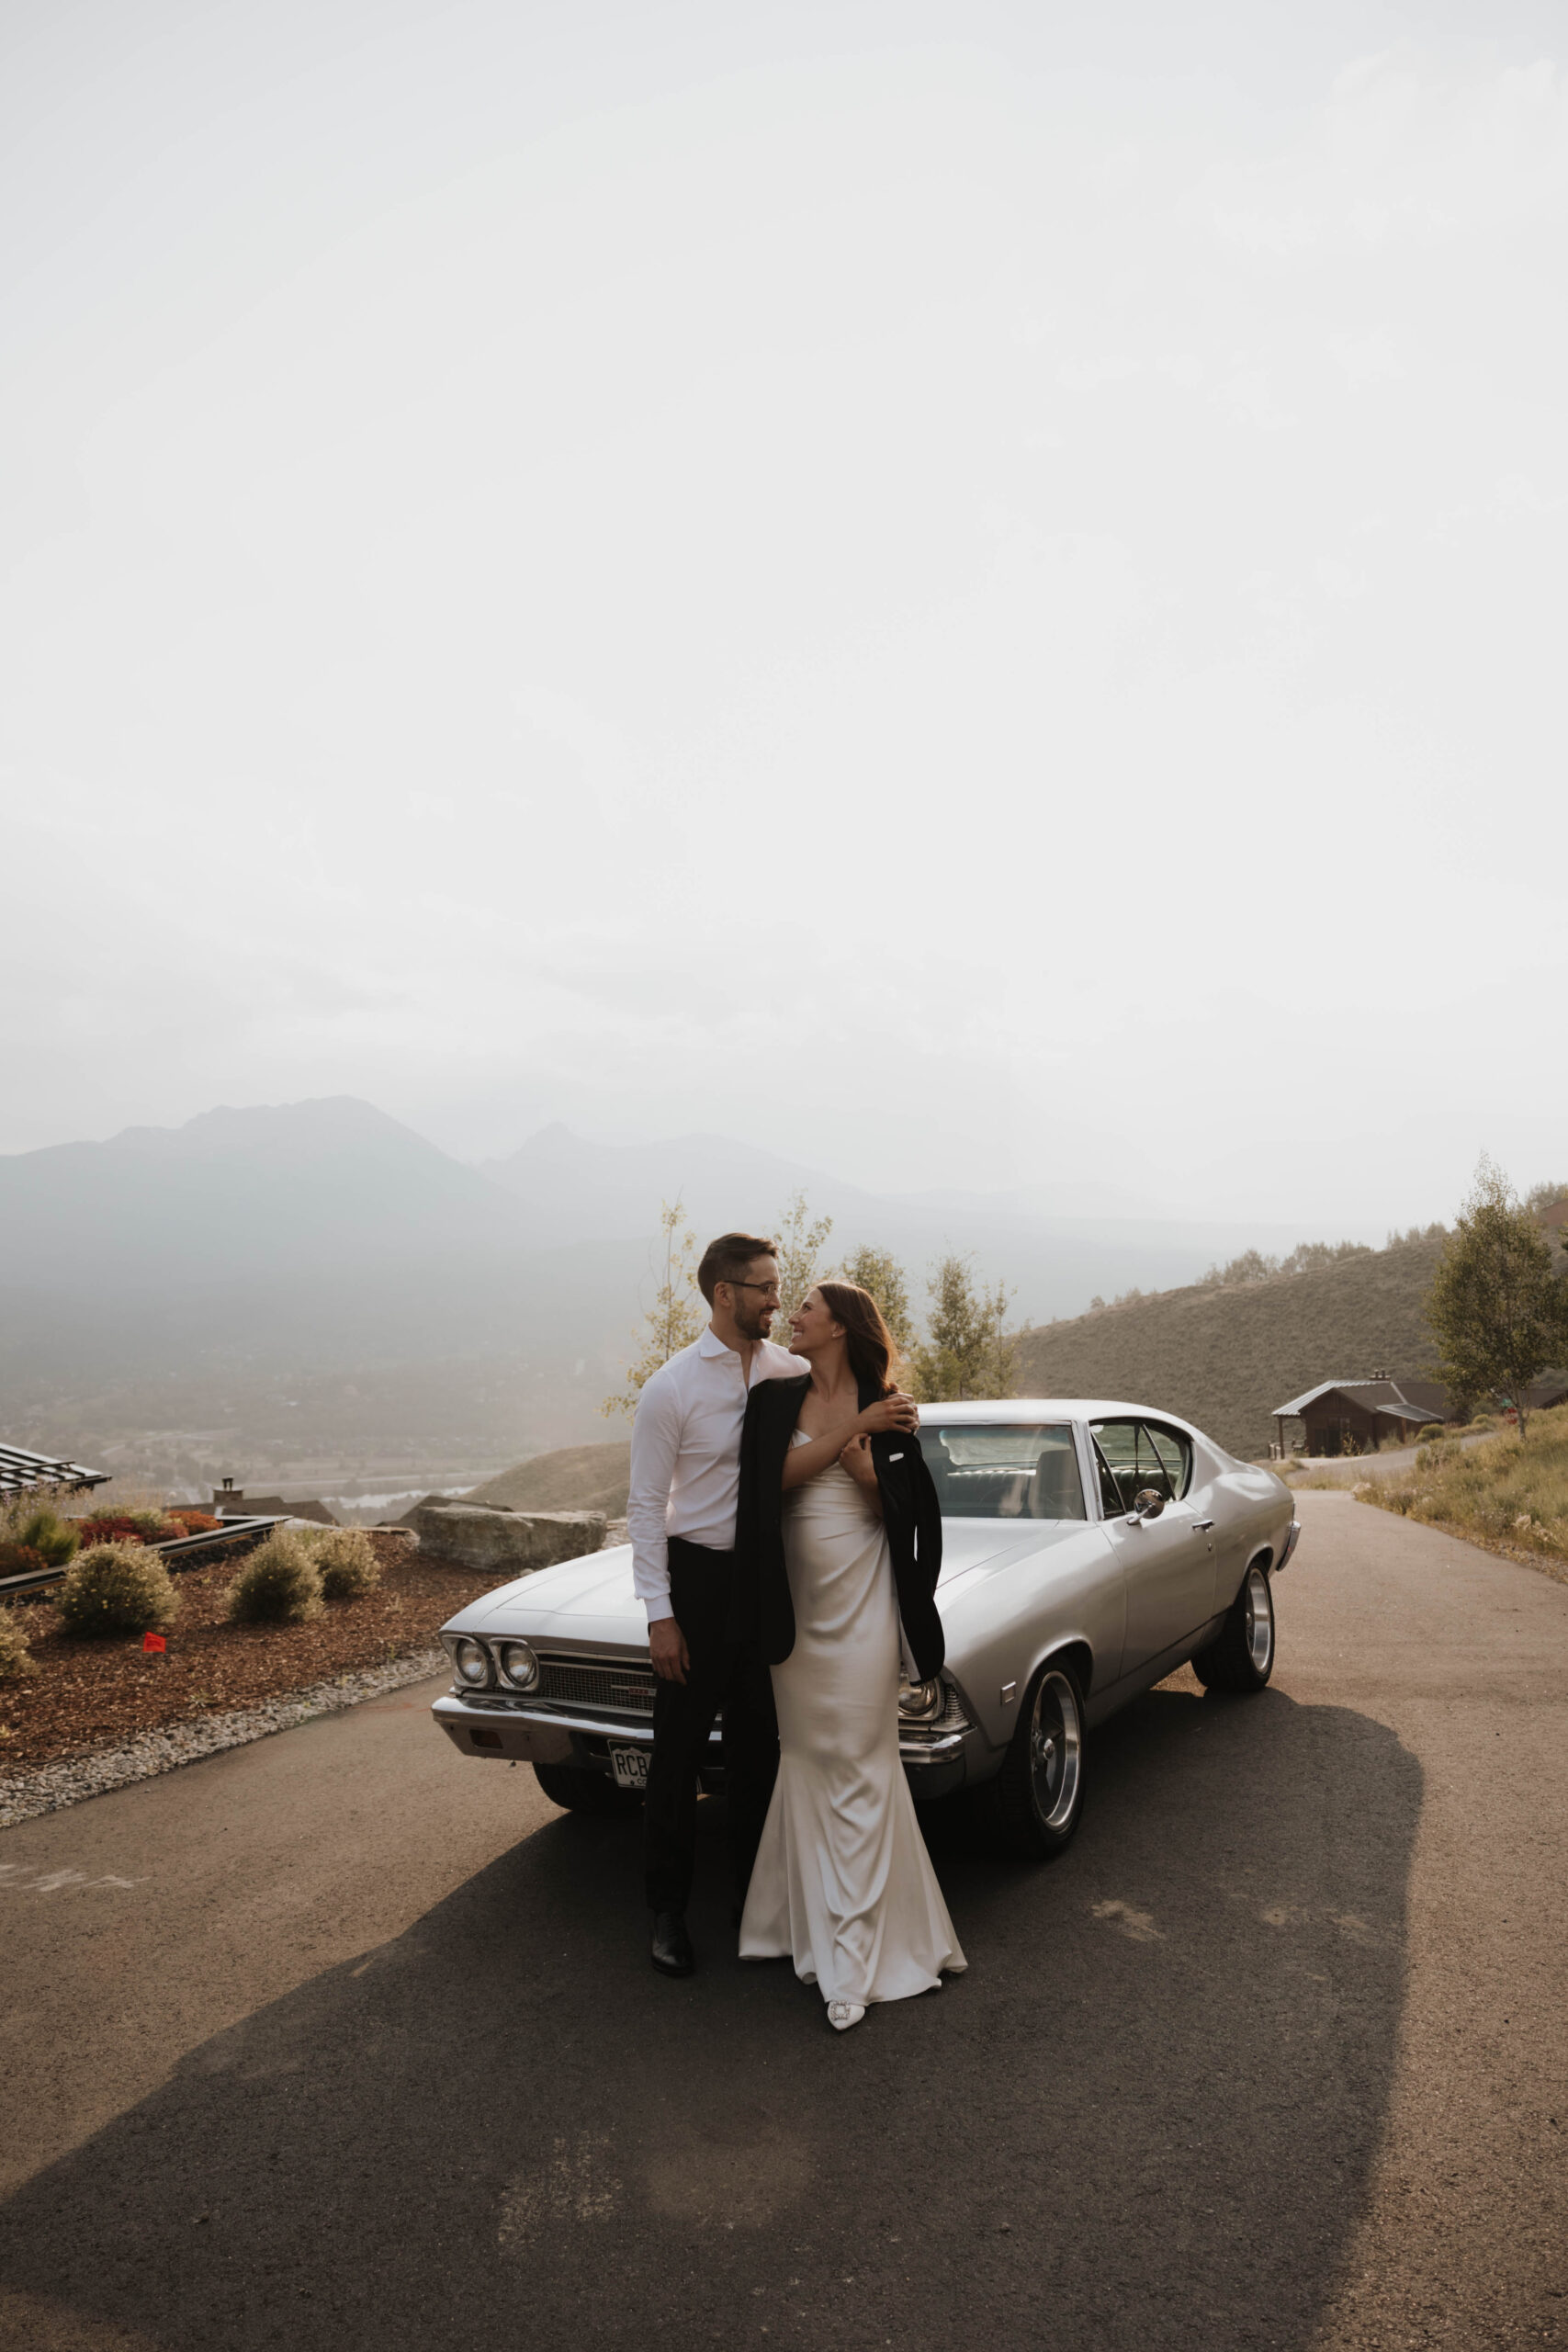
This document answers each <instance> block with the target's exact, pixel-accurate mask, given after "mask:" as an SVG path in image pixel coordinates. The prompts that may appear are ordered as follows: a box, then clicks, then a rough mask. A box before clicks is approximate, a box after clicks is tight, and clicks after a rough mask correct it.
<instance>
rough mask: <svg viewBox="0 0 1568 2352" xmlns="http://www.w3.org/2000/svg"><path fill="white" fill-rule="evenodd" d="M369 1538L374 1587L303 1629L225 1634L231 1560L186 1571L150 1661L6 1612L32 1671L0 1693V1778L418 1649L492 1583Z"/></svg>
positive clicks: (28, 1611)
mask: <svg viewBox="0 0 1568 2352" xmlns="http://www.w3.org/2000/svg"><path fill="white" fill-rule="evenodd" d="M370 1540H371V1542H372V1544H374V1545H375V1547H376V1554H377V1557H378V1560H379V1561H380V1564H381V1582H380V1585H379V1586H378V1589H377V1590H376V1591H374V1592H369V1593H366V1594H365V1595H364V1596H363V1598H362V1599H360V1600H329V1601H328V1603H327V1605H326V1609H325V1611H324V1613H323V1614H322V1615H321V1616H320V1617H318V1618H316V1619H315V1620H314V1621H313V1622H312V1623H310V1624H308V1625H231V1624H230V1623H229V1622H228V1620H227V1619H226V1618H225V1616H224V1614H223V1595H224V1592H225V1590H226V1589H227V1587H228V1586H229V1584H230V1583H231V1581H232V1578H233V1576H234V1571H235V1567H236V1566H237V1562H236V1561H235V1559H234V1557H233V1556H232V1555H230V1556H229V1557H228V1558H227V1559H221V1558H220V1559H219V1560H217V1561H215V1562H214V1563H213V1564H212V1565H211V1566H208V1567H197V1568H187V1569H186V1570H185V1571H184V1572H183V1573H181V1574H179V1575H176V1576H175V1591H176V1592H177V1593H178V1594H179V1597H180V1613H179V1615H178V1616H177V1617H176V1618H175V1622H174V1623H173V1624H172V1625H169V1626H166V1627H165V1628H164V1634H165V1638H166V1639H167V1642H168V1645H169V1646H168V1648H167V1650H166V1651H165V1652H164V1655H163V1656H162V1657H147V1656H144V1655H143V1652H142V1648H141V1634H127V1635H125V1636H123V1637H117V1638H116V1639H113V1640H108V1641H80V1640H73V1639H71V1638H69V1637H68V1636H67V1635H66V1634H62V1632H61V1631H60V1612H59V1611H58V1610H56V1609H53V1608H51V1606H50V1604H49V1602H48V1601H47V1600H36V1601H29V1602H26V1603H24V1604H22V1605H21V1606H19V1607H18V1608H17V1618H18V1620H19V1621H20V1623H21V1625H22V1628H23V1630H24V1632H25V1633H26V1634H27V1637H28V1647H29V1648H30V1649H31V1651H32V1654H33V1658H34V1661H35V1663H36V1664H37V1666H38V1668H39V1672H38V1673H37V1674H35V1675H29V1676H28V1677H27V1678H26V1679H23V1680H21V1681H19V1682H7V1683H4V1684H0V1773H3V1772H4V1771H5V1770H7V1769H8V1768H14V1767H17V1766H22V1765H33V1764H50V1763H53V1762H55V1761H56V1760H57V1759H58V1758H62V1757H68V1756H85V1755H88V1754H90V1753H91V1752H92V1751H93V1750H94V1749H95V1748H99V1747H114V1746H116V1745H118V1742H120V1741H121V1740H125V1739H130V1738H131V1737H132V1736H134V1735H135V1734H136V1733H138V1732H143V1731H156V1730H161V1729H163V1728H164V1726H165V1725H166V1724H177V1723H186V1722H189V1721H191V1720H192V1719H193V1718H197V1717H199V1716H202V1715H205V1714H209V1713H219V1712H221V1711H222V1710H223V1709H225V1708H231V1707H247V1706H254V1705H256V1704H258V1703H259V1702H262V1701H264V1700H267V1699H273V1698H276V1697H277V1695H278V1694H279V1692H281V1691H299V1690H302V1689H304V1688H305V1687H306V1686H307V1685H309V1684H310V1683H314V1682H326V1681H330V1680H331V1679H332V1678H333V1675H335V1674H343V1673H346V1672H347V1671H348V1670H349V1669H350V1668H355V1667H363V1666H379V1665H381V1664H382V1663H383V1662H384V1661H385V1660H386V1659H388V1658H391V1657H400V1656H401V1655H402V1653H403V1652H404V1651H406V1650H415V1649H420V1648H424V1647H428V1646H429V1645H431V1644H432V1643H433V1642H434V1639H435V1636H436V1634H437V1633H438V1632H439V1631H440V1629H441V1627H442V1626H443V1625H444V1624H445V1623H446V1620H447V1618H448V1617H450V1616H452V1615H453V1614H454V1613H455V1612H456V1611H457V1610H459V1609H461V1608H462V1607H463V1606H464V1605H465V1603H466V1602H468V1601H469V1600H478V1598H479V1594H480V1593H481V1592H489V1591H491V1589H493V1587H494V1585H495V1582H496V1578H495V1574H494V1571H493V1570H491V1571H490V1572H488V1573H477V1572H475V1571H473V1570H469V1569H464V1568H454V1567H444V1566H439V1565H438V1564H436V1563H435V1562H434V1561H431V1560H428V1559H424V1560H422V1559H421V1557H420V1555H419V1553H418V1551H417V1550H416V1549H415V1548H414V1546H413V1545H412V1544H409V1543H407V1542H405V1541H404V1540H403V1538H402V1537H400V1536H399V1535H395V1534H373V1535H372V1536H371V1539H370Z"/></svg>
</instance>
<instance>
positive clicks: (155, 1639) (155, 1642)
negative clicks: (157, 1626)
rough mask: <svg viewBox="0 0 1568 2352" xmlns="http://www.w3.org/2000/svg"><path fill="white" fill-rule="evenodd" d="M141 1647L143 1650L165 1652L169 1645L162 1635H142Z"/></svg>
mask: <svg viewBox="0 0 1568 2352" xmlns="http://www.w3.org/2000/svg"><path fill="white" fill-rule="evenodd" d="M141 1646H142V1648H143V1649H144V1650H166V1649H167V1648H168V1646H169V1645H168V1643H167V1642H166V1641H165V1640H164V1636H163V1634H142V1636H141Z"/></svg>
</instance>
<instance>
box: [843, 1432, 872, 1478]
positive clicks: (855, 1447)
mask: <svg viewBox="0 0 1568 2352" xmlns="http://www.w3.org/2000/svg"><path fill="white" fill-rule="evenodd" d="M839 1463H840V1468H842V1469H845V1470H847V1471H848V1472H849V1474H850V1476H851V1477H852V1479H853V1480H854V1482H855V1484H856V1486H857V1487H874V1486H875V1484H876V1464H875V1463H874V1461H873V1460H872V1458H871V1440H870V1438H868V1437H866V1436H864V1435H862V1436H860V1437H852V1438H851V1440H850V1442H849V1443H848V1445H846V1446H845V1448H844V1450H843V1452H842V1453H840V1456H839Z"/></svg>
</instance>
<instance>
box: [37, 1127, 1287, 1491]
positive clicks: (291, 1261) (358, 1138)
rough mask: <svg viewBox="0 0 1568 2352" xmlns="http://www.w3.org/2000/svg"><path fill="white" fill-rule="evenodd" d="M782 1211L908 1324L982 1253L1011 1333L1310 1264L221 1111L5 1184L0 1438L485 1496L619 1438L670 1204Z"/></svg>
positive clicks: (771, 1215)
mask: <svg viewBox="0 0 1568 2352" xmlns="http://www.w3.org/2000/svg"><path fill="white" fill-rule="evenodd" d="M796 1190H803V1191H804V1192H805V1193H807V1197H808V1199H809V1202H810V1204H811V1207H812V1210H813V1211H814V1212H815V1213H818V1214H826V1215H829V1216H832V1218H833V1220H834V1229H833V1234H832V1238H831V1241H830V1243H829V1256H831V1255H833V1254H835V1253H837V1252H838V1251H839V1250H843V1249H848V1248H851V1247H852V1246H854V1245H855V1244H856V1243H858V1242H861V1241H871V1242H874V1243H876V1244H877V1245H879V1246H880V1247H883V1248H885V1249H890V1250H893V1251H894V1252H895V1253H896V1254H897V1256H898V1257H899V1258H900V1259H901V1260H902V1261H903V1262H904V1263H905V1265H906V1266H907V1267H908V1271H909V1273H910V1275H911V1278H912V1281H913V1283H914V1286H915V1289H916V1294H917V1301H918V1303H923V1301H920V1300H919V1289H920V1283H921V1280H922V1277H923V1273H924V1270H925V1269H926V1267H927V1266H928V1265H929V1263H930V1262H931V1261H932V1260H933V1259H934V1258H936V1257H937V1256H938V1255H940V1254H941V1253H942V1252H943V1251H946V1250H960V1251H964V1252H973V1255H974V1258H975V1262H976V1270H977V1272H979V1273H980V1274H982V1275H983V1276H986V1277H988V1278H990V1279H1001V1280H1004V1281H1006V1282H1007V1283H1010V1285H1012V1286H1013V1287H1014V1290H1015V1292H1016V1298H1015V1308H1014V1311H1015V1316H1016V1318H1017V1319H1018V1320H1019V1321H1021V1322H1036V1323H1038V1322H1041V1321H1043V1320H1045V1319H1046V1318H1048V1317H1051V1316H1053V1315H1056V1316H1063V1315H1072V1314H1074V1313H1076V1312H1077V1311H1078V1310H1080V1309H1082V1308H1083V1307H1084V1306H1086V1305H1087V1304H1088V1302H1089V1298H1090V1297H1091V1296H1092V1295H1095V1294H1097V1293H1099V1294H1101V1295H1105V1296H1108V1297H1109V1296H1112V1295H1116V1294H1118V1293H1121V1292H1123V1291H1126V1290H1128V1289H1131V1288H1134V1287H1136V1288H1138V1289H1142V1290H1160V1291H1167V1290H1169V1289H1171V1288H1172V1287H1173V1286H1175V1285H1179V1284H1182V1283H1190V1282H1192V1281H1194V1280H1195V1279H1196V1278H1197V1277H1198V1276H1199V1275H1200V1274H1201V1272H1202V1271H1203V1269H1204V1268H1205V1267H1206V1266H1207V1265H1208V1264H1209V1263H1210V1262H1211V1261H1214V1260H1216V1259H1224V1258H1226V1257H1228V1256H1230V1255H1233V1254H1234V1253H1235V1252H1236V1251H1238V1250H1243V1249H1247V1248H1248V1247H1258V1248H1261V1249H1264V1250H1279V1249H1280V1248H1288V1247H1290V1246H1291V1244H1292V1243H1293V1242H1294V1241H1295V1240H1297V1239H1300V1238H1302V1237H1301V1236H1299V1235H1297V1234H1295V1233H1294V1232H1293V1231H1290V1230H1288V1229H1286V1228H1281V1227H1277V1226H1265V1225H1261V1224H1258V1225H1245V1224H1227V1225H1215V1226H1213V1227H1208V1226H1201V1225H1195V1224H1180V1223H1176V1222H1161V1221H1158V1220H1151V1219H1137V1218H1125V1219H1115V1218H1109V1217H1108V1218H1101V1219H1091V1218H1083V1217H1077V1218H1074V1217H1064V1216H1053V1215H1050V1214H1047V1213H1046V1212H1044V1211H1043V1210H1042V1209H1041V1208H1039V1207H1038V1206H1037V1205H1035V1204H1034V1203H1033V1202H1032V1200H1031V1199H1030V1197H1029V1196H1028V1195H1027V1194H1018V1193H1015V1194H1010V1195H1008V1194H987V1193H973V1194H963V1193H945V1194H942V1195H919V1194H889V1195H878V1194H874V1193H867V1192H864V1191H862V1190H859V1189H857V1188H856V1187H854V1186H852V1185H848V1184H844V1183H842V1182H839V1181H838V1180H836V1179H835V1178H833V1177H832V1176H831V1175H830V1174H829V1173H827V1172H824V1171H822V1170H816V1169H813V1168H810V1167H808V1166H805V1165H802V1164H800V1163H797V1162H795V1161H794V1160H791V1159H787V1158H785V1157H784V1156H782V1155H776V1154H772V1153H768V1152H765V1151H761V1150H758V1149H756V1148H752V1147H750V1146H745V1145H741V1144H738V1143H736V1142H733V1141H731V1140H729V1139H727V1138H725V1137H722V1136H682V1137H676V1138H672V1139H670V1140H668V1141H665V1142H661V1143H652V1144H645V1145H631V1146H612V1145H603V1144H597V1143H593V1142H591V1141H588V1140H586V1139H584V1138H582V1137H581V1136H574V1135H572V1134H571V1133H570V1131H568V1130H567V1129H565V1128H562V1127H551V1128H547V1129H546V1130H544V1131H543V1132H542V1133H541V1134H539V1135H536V1136H534V1137H532V1138H531V1139H530V1140H529V1141H528V1142H527V1143H525V1145H524V1146H523V1147H522V1148H521V1149H520V1150H518V1151H517V1152H516V1153H514V1154H513V1155H512V1156H511V1157H510V1158H508V1159H502V1160H498V1161H492V1162H490V1163H487V1164H486V1165H485V1166H484V1167H482V1168H469V1167H465V1166H463V1165H462V1164H461V1163H460V1162H458V1161H457V1160H455V1159H451V1158H450V1157H449V1156H448V1155H446V1153H444V1152H442V1151H440V1150H438V1149H437V1148H435V1146H434V1145H433V1144H430V1143H428V1142H427V1141H426V1140H425V1139H424V1138H423V1136H418V1135H415V1134H414V1133H413V1132H412V1130H411V1129H410V1128H408V1127H406V1126H403V1125H400V1123H399V1122H398V1121H396V1120H393V1119H391V1118H389V1117H388V1116H386V1114H383V1113H381V1112H379V1111H378V1110H377V1109H375V1107H374V1106H373V1105H371V1104H369V1103H362V1102H359V1101H356V1100H355V1099H353V1098H349V1097H339V1098H333V1099H328V1100H325V1101H320V1102H311V1103H293V1104H288V1105H284V1106H281V1107H270V1108H255V1109H242V1110H217V1111H212V1112H209V1113H207V1114H204V1115H203V1116H202V1117H200V1118H197V1119H194V1120H192V1121H190V1122H189V1123H188V1124H187V1125H186V1126H184V1127H180V1128H177V1129H158V1128H141V1129H130V1130H128V1131H127V1132H126V1133H125V1134H123V1135H121V1136H116V1137H114V1138H113V1139H112V1140H111V1141H109V1142H107V1143H84V1144H70V1145H63V1146H59V1147H54V1148H51V1149H47V1150H43V1151H35V1152H28V1153H23V1154H17V1155H13V1156H11V1157H8V1158H0V1428H3V1429H4V1431H5V1434H6V1436H7V1437H9V1438H10V1439H11V1440H12V1441H13V1442H17V1443H21V1444H28V1443H37V1444H39V1445H46V1446H49V1447H51V1448H53V1447H61V1448H64V1449H67V1450H70V1451H73V1452H75V1453H78V1454H80V1455H82V1456H84V1457H92V1458H95V1459H97V1458H98V1457H103V1461H102V1466H105V1467H108V1466H114V1467H116V1468H117V1469H118V1471H119V1472H120V1473H121V1474H122V1475H123V1476H126V1477H127V1478H130V1477H134V1476H142V1477H144V1478H145V1479H146V1480H147V1481H148V1482H149V1483H164V1484H184V1485H186V1486H187V1487H193V1488H196V1487H201V1486H203V1485H204V1484H206V1483H207V1481H208V1480H209V1478H210V1477H214V1476H220V1475H223V1474H224V1473H229V1474H231V1475H234V1476H237V1477H239V1478H241V1479H242V1480H244V1481H246V1482H248V1483H249V1484H250V1485H251V1486H253V1487H261V1486H262V1485H263V1484H264V1483H265V1486H266V1487H268V1488H276V1487H278V1486H279V1485H282V1486H284V1487H292V1488H293V1489H294V1490H295V1491H303V1490H305V1489H307V1488H308V1489H309V1490H310V1491H313V1492H327V1491H331V1492H334V1493H340V1492H343V1491H344V1490H345V1488H347V1487H352V1486H354V1485H360V1486H368V1487H371V1488H372V1489H373V1490H375V1491H378V1492H389V1493H390V1492H398V1491H402V1490H412V1489H414V1488H423V1487H433V1486H437V1485H443V1484H475V1483H478V1482H479V1481H480V1480H482V1479H483V1478H484V1477H486V1476H490V1475H492V1474H493V1473H495V1472H497V1471H499V1470H502V1469H503V1468H505V1467H507V1466H509V1465H511V1464H515V1463H517V1462H518V1461H520V1460H522V1459H524V1458H525V1457H526V1456H528V1455H529V1454H533V1453H540V1452H543V1451H545V1450H547V1449H550V1448H558V1447H563V1446H571V1445H575V1444H583V1443H592V1442H603V1441H604V1440H605V1439H606V1438H609V1437H613V1436H615V1434H616V1433H617V1425H616V1424H614V1423H606V1422H605V1421H604V1419H602V1418H601V1416H600V1414H599V1411H598V1409H597V1408H598V1405H599V1401H600V1399H601V1398H602V1397H604V1395H605V1393H606V1392H607V1391H608V1390H611V1389H613V1388H615V1386H617V1385H618V1384H619V1380H620V1377H621V1372H622V1367H623V1366H624V1363H625V1362H626V1358H627V1356H628V1355H629V1354H630V1353H631V1351H632V1332H633V1329H634V1327H635V1326H636V1324H637V1321H638V1318H639V1316H640V1313H641V1309H642V1307H643V1306H645V1305H646V1304H647V1302H648V1299H649V1296H650V1295H651V1289H652V1276H651V1269H652V1263H653V1236H654V1234H655V1231H656V1227H657V1220H658V1212H659V1207H660V1201H661V1200H662V1199H667V1198H673V1197H674V1196H675V1195H676V1194H680V1195H681V1197H682V1199H683V1201H684V1204H685V1207H686V1211H687V1214H688V1216H689V1218H690V1221H691V1223H692V1224H693V1226H694V1227H695V1228H696V1230H697V1231H698V1233H699V1235H700V1236H702V1237H703V1238H706V1236H707V1235H708V1234H709V1233H710V1232H712V1231H714V1230H717V1229H720V1228H722V1227H724V1226H725V1225H728V1224H750V1225H752V1226H757V1227H761V1228H762V1229H763V1230H768V1229H770V1228H772V1227H773V1226H775V1225H776V1224H777V1222H778V1221H779V1218H780V1216H781V1214H782V1212H783V1211H784V1207H785V1204H786V1203H787V1201H788V1199H789V1197H790V1195H791V1194H792V1193H794V1192H795V1191H796ZM1097 1319H1098V1318H1097Z"/></svg>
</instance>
